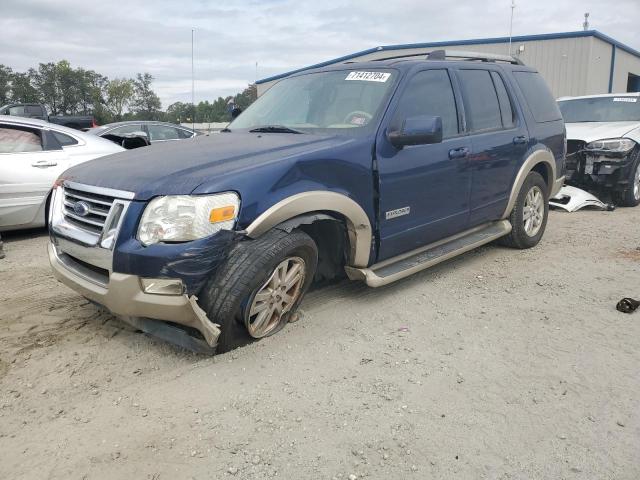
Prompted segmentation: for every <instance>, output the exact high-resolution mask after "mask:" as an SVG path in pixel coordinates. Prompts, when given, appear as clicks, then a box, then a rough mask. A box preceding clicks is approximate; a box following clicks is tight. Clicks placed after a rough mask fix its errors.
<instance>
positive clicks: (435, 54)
mask: <svg viewBox="0 0 640 480" xmlns="http://www.w3.org/2000/svg"><path fill="white" fill-rule="evenodd" d="M426 55H427V57H426V58H427V60H447V59H448V58H452V59H453V58H459V59H462V60H480V61H482V62H508V63H512V64H514V65H524V64H523V63H522V60H520V59H519V58H516V57H513V56H511V55H498V54H495V53H480V52H467V51H463V50H434V51H432V52H426ZM424 56H425V53H409V54H404V55H392V56H389V57H382V58H376V59H374V61H375V62H378V61H383V60H397V59H403V58H411V57H423V58H424ZM347 63H356V62H354V61H351V62H347Z"/></svg>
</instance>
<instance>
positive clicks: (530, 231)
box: [499, 172, 549, 249]
mask: <svg viewBox="0 0 640 480" xmlns="http://www.w3.org/2000/svg"><path fill="white" fill-rule="evenodd" d="M548 192H549V187H548V186H547V184H546V182H545V181H544V178H542V175H540V174H539V173H538V172H529V174H528V175H527V177H526V178H525V180H524V183H523V184H522V187H521V188H520V191H519V192H518V198H517V199H516V204H515V205H514V207H513V210H512V211H511V215H510V216H509V221H510V222H511V227H512V228H511V233H509V235H507V236H505V237H502V238H501V239H500V241H499V242H500V243H501V244H502V245H505V246H507V247H511V248H519V249H525V248H532V247H535V246H536V245H537V244H538V242H540V239H541V238H542V235H544V230H545V228H546V226H547V218H548V217H549V201H548V200H549V198H548V196H549V193H548ZM534 194H538V195H540V197H539V198H540V199H541V201H542V205H537V204H536V206H537V207H538V208H539V209H538V210H537V212H538V213H537V214H538V220H537V222H533V223H534V224H535V225H533V227H535V228H532V225H531V224H528V225H527V224H526V223H525V210H530V202H531V197H529V198H528V196H529V195H534Z"/></svg>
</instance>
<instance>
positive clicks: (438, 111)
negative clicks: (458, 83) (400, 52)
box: [393, 70, 459, 138]
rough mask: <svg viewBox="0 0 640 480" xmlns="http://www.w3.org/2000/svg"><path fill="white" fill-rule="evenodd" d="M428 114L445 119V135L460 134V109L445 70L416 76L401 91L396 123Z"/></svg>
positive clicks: (426, 72)
mask: <svg viewBox="0 0 640 480" xmlns="http://www.w3.org/2000/svg"><path fill="white" fill-rule="evenodd" d="M420 115H429V116H435V117H440V118H442V136H443V137H444V138H447V137H453V136H455V135H457V134H458V133H459V129H458V109H457V107H456V99H455V96H454V94H453V87H452V86H451V79H450V78H449V73H448V72H447V71H446V70H424V71H422V72H418V73H416V74H415V75H414V76H413V78H412V79H411V80H410V81H409V83H408V85H407V86H406V88H405V89H404V92H402V97H400V102H399V103H398V109H397V110H396V115H395V118H394V122H393V123H394V124H395V125H396V126H397V127H400V125H399V123H400V122H402V121H403V120H404V119H406V118H409V117H417V116H420Z"/></svg>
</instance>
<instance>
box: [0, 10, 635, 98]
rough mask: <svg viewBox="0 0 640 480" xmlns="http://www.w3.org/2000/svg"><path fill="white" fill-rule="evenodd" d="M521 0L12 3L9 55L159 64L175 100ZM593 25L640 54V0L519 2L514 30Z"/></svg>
mask: <svg viewBox="0 0 640 480" xmlns="http://www.w3.org/2000/svg"><path fill="white" fill-rule="evenodd" d="M509 5H510V0H485V1H481V0H476V1H472V0H458V1H456V2H451V1H442V0H396V1H394V0H387V1H380V0H368V1H367V0H363V1H359V0H322V1H317V0H316V1H312V2H309V1H304V0H244V1H241V0H225V1H206V0H181V1H175V0H171V1H169V0H167V1H165V0H153V1H151V0H148V1H141V0H139V1H127V2H125V1H108V0H99V1H92V2H88V1H86V0H64V1H60V0H0V32H2V33H1V34H0V63H2V64H5V65H8V66H10V67H12V68H13V69H14V70H18V71H23V70H26V69H28V68H29V67H36V66H37V64H38V63H39V62H50V61H58V60H62V59H66V60H69V61H70V62H71V64H72V65H73V66H74V67H84V68H87V69H93V70H96V71H98V72H100V73H102V74H105V75H107V76H109V77H110V78H113V77H122V76H124V77H132V76H134V75H135V73H137V72H143V71H144V72H149V73H151V74H152V75H153V76H154V77H155V79H156V80H155V82H154V88H155V90H156V92H157V93H158V94H159V95H160V98H161V99H162V103H163V107H165V108H166V106H167V105H169V104H170V103H172V102H174V101H178V100H180V101H190V100H191V28H195V29H196V33H195V72H196V73H195V77H196V101H199V100H213V99H215V98H217V97H218V96H226V95H231V94H234V93H237V92H238V91H240V90H242V89H243V88H244V87H246V85H247V84H248V83H251V82H253V81H255V80H256V62H258V72H257V76H258V78H265V77H268V76H271V75H274V74H277V73H282V72H285V71H288V70H292V69H295V68H299V67H303V66H306V65H310V64H313V63H317V62H321V61H324V60H329V59H331V58H335V57H338V56H342V55H345V54H348V53H352V52H355V51H358V50H364V49H367V48H371V47H376V46H378V45H391V44H400V43H417V42H431V41H444V40H458V39H468V38H483V37H495V36H507V35H508V33H509V16H510V8H509ZM584 12H590V14H591V15H590V17H589V23H590V28H592V29H596V30H599V31H601V32H602V33H605V34H606V35H609V36H611V37H613V38H615V39H617V40H619V41H621V42H623V43H626V44H627V45H629V46H631V47H633V48H635V49H636V50H640V26H639V25H640V0H617V1H616V2H606V1H602V0H517V1H516V9H515V18H514V25H513V34H514V35H528V34H536V33H550V32H564V31H575V30H581V29H582V22H583V14H584Z"/></svg>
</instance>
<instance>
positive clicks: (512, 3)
mask: <svg viewBox="0 0 640 480" xmlns="http://www.w3.org/2000/svg"><path fill="white" fill-rule="evenodd" d="M515 9H516V0H511V21H510V22H509V55H511V37H512V34H513V11H514V10H515Z"/></svg>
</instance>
